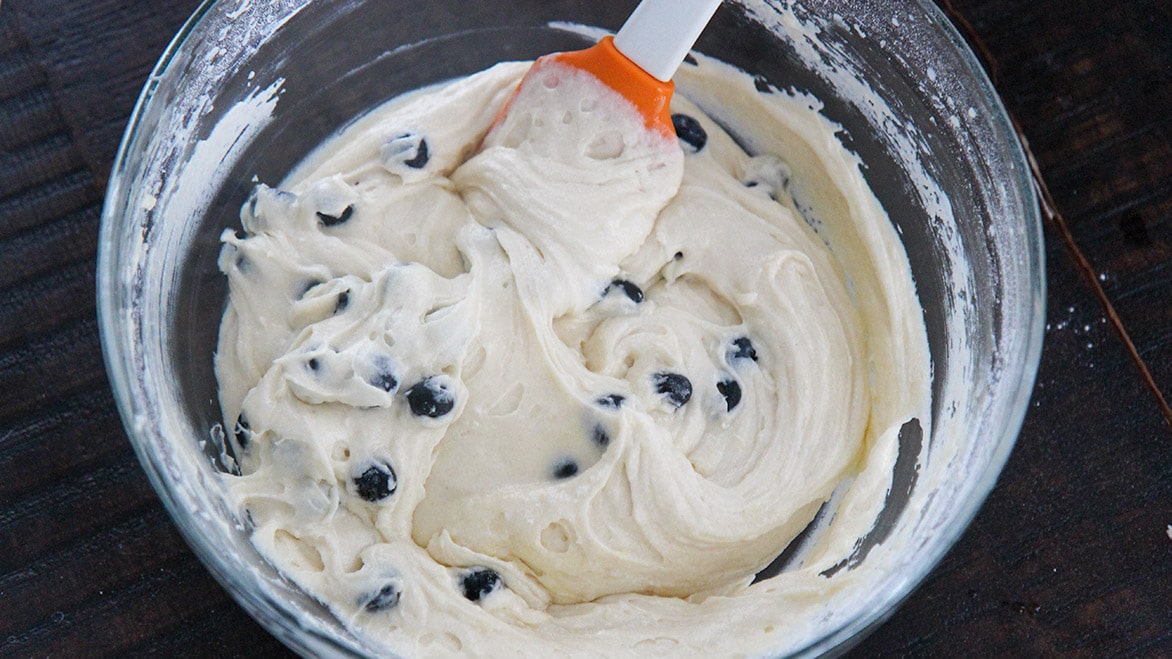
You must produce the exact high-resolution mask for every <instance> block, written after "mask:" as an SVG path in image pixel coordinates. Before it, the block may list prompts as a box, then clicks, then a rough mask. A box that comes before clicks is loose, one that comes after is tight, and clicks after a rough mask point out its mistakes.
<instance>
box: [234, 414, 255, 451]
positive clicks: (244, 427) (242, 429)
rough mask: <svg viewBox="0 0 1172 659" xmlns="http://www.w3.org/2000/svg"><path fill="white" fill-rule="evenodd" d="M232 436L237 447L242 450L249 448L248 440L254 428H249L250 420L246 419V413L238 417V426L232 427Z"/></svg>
mask: <svg viewBox="0 0 1172 659" xmlns="http://www.w3.org/2000/svg"><path fill="white" fill-rule="evenodd" d="M232 436H233V437H235V438H236V445H237V446H239V447H240V448H247V447H248V439H249V437H251V436H252V428H250V427H249V426H248V419H245V418H244V412H241V413H240V416H238V417H236V425H235V426H233V427H232Z"/></svg>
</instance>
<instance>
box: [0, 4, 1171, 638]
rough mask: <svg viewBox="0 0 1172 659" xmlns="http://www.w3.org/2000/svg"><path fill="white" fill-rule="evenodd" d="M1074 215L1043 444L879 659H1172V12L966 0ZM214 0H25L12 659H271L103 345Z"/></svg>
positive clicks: (12, 450) (13, 163)
mask: <svg viewBox="0 0 1172 659" xmlns="http://www.w3.org/2000/svg"><path fill="white" fill-rule="evenodd" d="M941 4H942V5H950V7H949V9H950V10H951V11H952V12H953V17H954V20H955V21H956V22H957V23H958V25H961V26H962V27H965V28H966V29H967V30H968V31H969V35H970V38H972V39H974V43H976V42H977V41H979V42H981V43H983V47H982V48H983V49H984V51H985V53H986V54H987V56H988V61H989V65H990V68H991V70H992V71H993V72H994V77H995V81H996V84H997V86H998V88H999V90H1000V91H1001V93H1002V95H1003V97H1004V99H1005V103H1006V105H1007V106H1008V107H1009V109H1010V111H1011V112H1012V113H1013V114H1014V115H1015V116H1016V118H1017V120H1018V121H1019V122H1020V125H1021V128H1022V130H1023V132H1024V134H1025V135H1026V136H1027V137H1028V140H1029V143H1030V145H1031V147H1032V150H1033V153H1034V154H1035V155H1036V157H1037V162H1038V165H1039V168H1040V170H1041V172H1042V174H1043V175H1044V177H1045V180H1046V182H1047V183H1048V186H1049V190H1050V191H1051V192H1052V196H1053V203H1054V208H1055V210H1056V211H1058V213H1060V217H1050V218H1049V219H1048V220H1047V223H1046V266H1047V268H1048V283H1049V304H1048V309H1049V310H1048V321H1049V331H1048V332H1047V336H1046V347H1045V352H1044V355H1043V358H1042V367H1041V372H1040V373H1039V377H1038V384H1037V387H1036V389H1035V391H1034V395H1033V400H1032V402H1031V404H1030V411H1029V415H1028V416H1027V418H1026V421H1025V427H1024V429H1023V430H1022V433H1021V438H1020V440H1019V441H1018V445H1017V448H1016V450H1015V451H1014V454H1013V456H1012V457H1011V458H1010V460H1009V464H1008V466H1007V467H1006V469H1005V471H1004V474H1003V475H1002V477H1001V480H1000V482H999V483H998V485H997V487H996V489H995V490H994V491H993V494H992V495H991V496H990V498H989V500H988V502H987V503H986V504H985V506H984V508H983V509H982V510H981V513H980V514H979V516H978V517H977V518H976V521H975V522H974V523H973V525H972V527H971V528H970V529H969V530H968V532H967V533H966V534H965V536H964V537H963V539H962V540H961V541H960V542H959V543H958V544H957V545H956V547H955V548H954V549H953V550H952V551H951V552H950V553H949V554H948V556H947V557H946V558H945V559H944V561H943V562H942V563H941V564H940V565H939V567H937V569H936V570H935V571H934V572H932V574H931V575H930V576H929V577H928V579H927V580H926V581H925V582H924V583H923V585H921V586H920V588H919V589H918V590H917V591H916V592H915V593H914V594H913V595H912V596H911V597H910V598H909V599H908V601H907V602H906V603H905V604H904V605H903V607H902V608H900V609H899V610H898V611H897V612H896V613H895V614H894V616H893V617H892V618H891V620H890V621H889V622H888V623H887V624H886V625H884V626H883V627H881V628H879V629H878V631H876V632H875V633H874V634H873V635H872V636H870V637H869V638H868V639H866V640H865V641H864V642H863V643H862V644H861V645H860V646H859V647H858V648H857V649H856V653H857V654H858V655H859V656H871V655H906V654H911V655H945V656H949V655H981V656H985V655H1013V656H1022V655H1025V656H1036V655H1068V654H1080V655H1093V656H1099V655H1116V654H1119V655H1130V656H1172V536H1170V535H1169V534H1170V533H1172V531H1170V530H1169V525H1170V524H1172V430H1170V428H1172V412H1170V411H1169V409H1168V405H1167V403H1166V402H1165V401H1166V400H1167V399H1168V398H1169V396H1170V395H1172V3H1169V2H1168V0H955V1H954V2H952V3H947V2H943V1H942V2H941ZM196 5H197V2H196V0H153V1H151V0H7V1H5V2H3V5H2V7H0V655H17V656H25V655H36V656H45V655H57V656H79V655H90V654H96V653H112V654H127V653H131V654H140V653H147V652H157V653H160V654H163V655H208V654H216V655H274V654H280V653H282V652H285V651H284V650H283V648H282V647H281V646H279V645H278V643H277V642H276V641H275V640H274V639H273V638H272V637H270V636H269V635H268V634H266V633H265V632H264V631H263V630H262V629H261V628H260V627H259V626H257V625H256V623H254V622H252V620H251V619H249V618H248V616H247V615H245V614H244V612H243V611H242V610H241V609H240V608H238V607H237V606H236V604H235V603H234V602H233V601H232V600H231V599H230V598H229V597H228V595H227V594H226V593H225V592H224V591H223V590H222V589H221V588H220V587H219V586H218V585H217V584H216V583H215V582H214V581H213V580H212V578H211V577H210V576H209V575H208V573H207V572H206V571H205V570H204V568H203V567H202V565H201V564H200V563H199V562H198V561H197V560H196V558H195V556H194V555H193V554H192V553H191V552H190V550H188V548H187V546H186V545H185V544H184V542H183V541H182V539H181V538H180V537H179V535H178V534H177V532H176V531H175V529H174V527H173V526H172V525H171V522H170V520H169V518H168V517H167V514H166V512H165V511H164V510H163V508H162V505H161V504H160V503H159V500H158V499H157V498H156V497H155V494H154V491H153V490H152V489H151V488H150V486H149V485H148V483H147V481H146V478H145V476H144V475H143V473H142V471H141V470H140V468H139V465H138V462H137V461H136V459H135V457H134V454H133V452H132V451H131V448H130V445H129V443H128V442H127V440H126V437H125V435H124V432H123V429H122V424H121V422H120V420H119V418H118V413H117V411H116V409H115V406H114V401H113V398H112V395H111V392H110V387H109V385H108V383H107V380H106V375H105V370H104V368H103V365H102V358H101V353H100V348H99V344H98V330H97V321H96V311H95V302H94V271H95V255H96V249H97V233H98V221H99V215H100V209H101V204H102V198H103V193H104V189H105V184H106V181H107V178H108V176H109V171H110V167H111V163H112V161H113V157H114V152H115V149H116V147H117V144H118V140H119V137H120V135H121V133H122V131H123V128H124V127H125V124H126V120H127V118H128V116H129V114H130V111H131V108H132V106H133V104H134V100H135V98H136V97H137V95H138V93H139V90H140V89H141V87H142V85H143V83H144V81H145V79H146V77H147V73H148V72H149V70H150V68H151V67H152V65H153V64H154V62H155V60H156V59H157V58H158V56H159V54H160V53H161V52H162V50H163V48H164V46H165V45H166V42H167V40H168V39H169V37H170V35H172V34H174V33H175V31H176V30H177V29H178V27H179V26H180V24H181V23H182V22H183V20H184V19H185V18H186V17H187V16H188V15H189V14H190V13H191V12H192V11H193V10H194V9H195V7H196Z"/></svg>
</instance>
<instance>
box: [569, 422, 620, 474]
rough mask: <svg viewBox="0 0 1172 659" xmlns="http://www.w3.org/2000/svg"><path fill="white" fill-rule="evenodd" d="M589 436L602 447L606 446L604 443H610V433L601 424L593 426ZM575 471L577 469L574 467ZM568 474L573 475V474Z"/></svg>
mask: <svg viewBox="0 0 1172 659" xmlns="http://www.w3.org/2000/svg"><path fill="white" fill-rule="evenodd" d="M590 438H591V439H593V440H594V443H595V444H597V445H598V446H601V447H602V448H606V445H607V444H609V443H610V435H608V434H607V433H606V428H603V427H602V424H599V425H596V426H594V433H593V434H592V435H591V437H590ZM575 471H577V469H576V468H575ZM570 475H571V476H573V474H570Z"/></svg>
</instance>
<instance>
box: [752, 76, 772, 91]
mask: <svg viewBox="0 0 1172 659" xmlns="http://www.w3.org/2000/svg"><path fill="white" fill-rule="evenodd" d="M753 86H754V87H756V88H757V91H759V92H761V93H762V94H772V93H773V87H772V86H771V85H770V84H769V81H768V80H766V79H765V76H753Z"/></svg>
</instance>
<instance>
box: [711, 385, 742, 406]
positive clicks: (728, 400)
mask: <svg viewBox="0 0 1172 659" xmlns="http://www.w3.org/2000/svg"><path fill="white" fill-rule="evenodd" d="M716 390H717V391H719V392H720V395H721V396H724V404H725V407H727V408H728V411H729V412H731V411H733V408H734V407H736V406H737V405H740V404H741V385H740V384H738V383H737V381H736V380H732V379H729V380H721V381H720V382H717V383H716Z"/></svg>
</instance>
